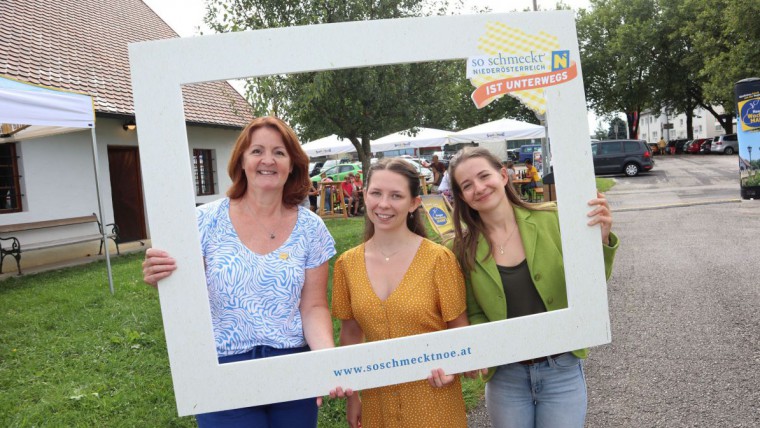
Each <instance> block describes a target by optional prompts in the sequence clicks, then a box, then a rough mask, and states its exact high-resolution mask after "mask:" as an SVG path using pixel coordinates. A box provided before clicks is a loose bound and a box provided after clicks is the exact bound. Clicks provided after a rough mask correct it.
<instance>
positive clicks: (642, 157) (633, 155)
mask: <svg viewBox="0 0 760 428" xmlns="http://www.w3.org/2000/svg"><path fill="white" fill-rule="evenodd" d="M591 153H592V155H593V157H594V173H595V174H619V173H623V174H625V175H627V176H629V177H633V176H636V175H639V173H640V172H642V171H650V170H651V169H652V168H653V167H654V159H653V158H652V150H651V149H650V148H649V145H648V144H647V142H646V141H644V140H610V141H600V142H598V143H592V144H591Z"/></svg>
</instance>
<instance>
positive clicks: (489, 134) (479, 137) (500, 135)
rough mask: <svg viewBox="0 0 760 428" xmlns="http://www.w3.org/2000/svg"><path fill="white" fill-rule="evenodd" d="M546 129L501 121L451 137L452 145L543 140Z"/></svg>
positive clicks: (475, 127)
mask: <svg viewBox="0 0 760 428" xmlns="http://www.w3.org/2000/svg"><path fill="white" fill-rule="evenodd" d="M545 135H546V129H545V128H544V127H543V126H541V125H534V124H532V123H527V122H521V121H519V120H514V119H499V120H494V121H492V122H488V123H482V124H480V125H477V126H473V127H472V128H467V129H463V130H461V131H459V132H457V133H455V134H451V135H450V136H449V141H450V143H451V144H456V143H469V142H476V143H482V142H497V141H506V140H528V139H532V138H543V137H544V136H545Z"/></svg>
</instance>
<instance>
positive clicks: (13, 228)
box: [0, 214, 121, 275]
mask: <svg viewBox="0 0 760 428" xmlns="http://www.w3.org/2000/svg"><path fill="white" fill-rule="evenodd" d="M86 223H97V225H98V230H99V231H100V233H99V234H91V235H85V236H74V237H71V238H64V239H56V240H51V241H44V242H36V243H34V244H27V245H23V246H22V245H21V242H20V241H19V240H18V238H16V237H15V236H11V235H9V234H11V233H14V232H25V231H28V230H36V229H49V228H53V227H60V226H71V225H75V224H86ZM106 227H107V228H108V227H110V228H111V231H110V232H109V233H107V234H106V238H108V239H111V240H112V241H113V242H114V244H116V254H121V253H120V252H119V227H118V226H117V225H116V224H115V223H110V224H107V225H106ZM90 241H100V250H99V251H98V254H102V253H103V244H105V243H104V242H103V226H102V225H101V223H100V221H99V220H98V216H96V215H95V214H92V215H86V216H81V217H72V218H63V219H58V220H44V221H35V222H30V223H18V224H9V225H3V226H0V274H1V273H3V261H4V260H5V257H6V256H13V258H14V259H16V267H17V268H18V274H19V275H21V253H23V252H28V251H35V250H42V249H45V248H54V247H61V246H64V245H70V244H80V243H83V242H90ZM6 242H8V243H9V244H6Z"/></svg>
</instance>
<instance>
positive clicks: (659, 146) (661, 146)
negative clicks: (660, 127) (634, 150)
mask: <svg viewBox="0 0 760 428" xmlns="http://www.w3.org/2000/svg"><path fill="white" fill-rule="evenodd" d="M667 146H668V143H666V142H665V139H664V138H663V137H660V141H658V142H657V151H658V152H659V154H661V155H664V154H665V147H667Z"/></svg>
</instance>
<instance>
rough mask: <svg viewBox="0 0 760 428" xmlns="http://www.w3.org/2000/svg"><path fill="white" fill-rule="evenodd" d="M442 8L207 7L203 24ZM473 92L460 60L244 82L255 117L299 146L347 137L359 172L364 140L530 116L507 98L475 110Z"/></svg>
mask: <svg viewBox="0 0 760 428" xmlns="http://www.w3.org/2000/svg"><path fill="white" fill-rule="evenodd" d="M448 7H449V5H448V2H446V1H432V0H383V1H373V2H367V1H362V0H341V1H338V0H321V1H315V0H310V1H304V2H302V1H295V0H284V1H283V0H211V1H210V2H209V4H208V9H207V16H206V22H207V24H209V26H210V27H211V28H213V29H214V30H215V31H217V32H229V31H241V30H252V29H263V28H272V27H283V26H293V25H308V24H322V23H335V22H343V21H359V20H370V19H381V18H404V17H412V16H420V15H421V14H422V13H423V11H425V10H427V11H430V10H437V11H441V12H442V11H444V10H446V9H447V8H448ZM472 90H473V88H472V87H471V85H470V84H469V82H468V81H467V79H466V77H465V64H464V62H463V61H448V62H432V63H417V64H401V65H391V66H378V67H365V68H356V69H343V70H331V71H322V72H316V73H302V74H294V75H286V76H285V75H283V76H268V77H263V78H256V79H251V80H249V81H248V83H247V92H248V98H249V99H250V100H251V101H252V104H253V108H254V114H256V115H265V114H274V115H277V116H279V117H281V118H283V119H284V120H286V121H288V122H289V123H291V124H293V127H294V128H295V129H296V131H297V132H298V133H299V135H300V137H301V138H302V139H304V140H305V141H308V140H310V139H315V138H319V137H323V136H325V135H329V134H336V135H339V136H341V137H344V138H348V139H349V140H350V141H351V143H352V144H353V145H354V147H356V149H357V154H358V156H359V159H360V161H361V162H362V163H363V166H364V168H365V170H366V169H367V168H369V163H370V156H371V151H370V141H371V140H372V139H376V138H379V137H382V136H384V135H387V134H390V133H393V132H397V131H399V130H404V129H408V128H411V127H415V126H420V127H432V128H444V129H458V128H465V127H469V126H473V125H476V124H478V123H482V122H483V121H486V120H488V119H494V118H502V117H506V116H511V117H516V116H517V117H520V118H525V117H529V113H528V110H526V109H524V108H522V107H521V106H520V104H519V103H518V102H516V101H514V100H511V99H508V98H504V99H503V100H500V101H498V102H496V103H492V106H488V107H486V108H484V109H482V110H479V111H478V110H476V109H475V107H474V106H473V104H472V101H471V100H470V99H469V95H470V93H471V92H472ZM510 100H511V101H510ZM533 121H535V118H533Z"/></svg>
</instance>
